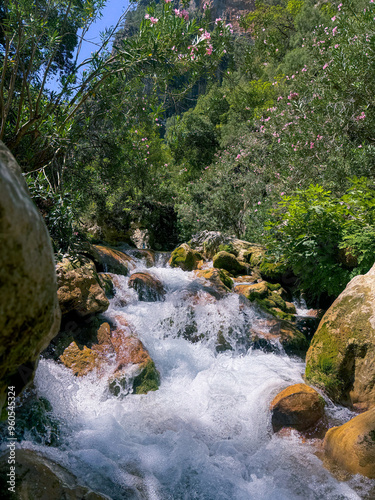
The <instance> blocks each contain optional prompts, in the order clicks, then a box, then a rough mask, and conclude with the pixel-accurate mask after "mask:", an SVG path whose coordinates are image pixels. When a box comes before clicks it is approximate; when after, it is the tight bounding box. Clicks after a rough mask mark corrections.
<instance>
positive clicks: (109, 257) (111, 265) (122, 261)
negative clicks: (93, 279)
mask: <svg viewBox="0 0 375 500" xmlns="http://www.w3.org/2000/svg"><path fill="white" fill-rule="evenodd" d="M87 253H88V255H89V256H90V258H92V260H93V261H94V262H95V264H96V267H97V270H98V271H101V272H106V273H114V274H122V275H123V276H127V275H128V274H129V271H131V270H132V269H135V260H134V259H133V258H132V257H130V256H129V255H126V253H124V252H121V251H120V250H117V249H115V248H111V247H106V246H104V245H92V246H91V247H90V249H89V251H88V252H87Z"/></svg>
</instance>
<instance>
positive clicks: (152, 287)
mask: <svg viewBox="0 0 375 500" xmlns="http://www.w3.org/2000/svg"><path fill="white" fill-rule="evenodd" d="M128 286H129V287H130V288H134V290H136V292H137V293H138V299H139V300H143V301H145V302H157V301H160V300H164V297H165V289H164V287H163V284H162V282H161V281H160V280H158V279H157V278H155V276H152V275H151V274H149V273H134V274H132V275H131V276H130V278H129V281H128Z"/></svg>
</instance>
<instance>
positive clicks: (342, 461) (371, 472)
mask: <svg viewBox="0 0 375 500" xmlns="http://www.w3.org/2000/svg"><path fill="white" fill-rule="evenodd" d="M323 447H324V451H325V453H326V456H327V457H328V459H330V460H333V461H334V462H335V463H336V464H338V465H340V466H341V467H343V468H344V469H345V470H347V471H348V472H350V473H352V474H362V475H363V476H367V477H369V478H371V479H375V408H372V409H371V410H369V411H366V412H364V413H361V414H360V415H357V416H356V417H354V418H352V419H351V420H349V422H346V424H344V425H340V426H339V427H333V428H332V429H330V430H329V431H328V432H327V434H326V436H325V439H324V443H323Z"/></svg>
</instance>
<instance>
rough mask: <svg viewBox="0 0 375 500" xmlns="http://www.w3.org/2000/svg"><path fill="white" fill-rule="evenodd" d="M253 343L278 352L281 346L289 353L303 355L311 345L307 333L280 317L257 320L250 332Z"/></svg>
mask: <svg viewBox="0 0 375 500" xmlns="http://www.w3.org/2000/svg"><path fill="white" fill-rule="evenodd" d="M249 337H250V341H251V345H252V346H253V347H254V348H258V349H262V350H264V351H266V352H275V351H276V352H277V351H279V350H280V348H279V346H281V347H282V348H283V349H284V351H285V352H286V353H287V354H295V355H298V356H301V357H303V356H304V355H305V353H306V351H307V349H308V347H309V344H308V341H307V339H306V337H305V335H304V334H303V333H302V332H301V331H299V330H298V329H297V328H296V327H295V326H294V325H293V324H292V323H290V322H289V321H286V320H280V319H259V320H255V321H254V322H253V324H252V327H251V330H250V332H249Z"/></svg>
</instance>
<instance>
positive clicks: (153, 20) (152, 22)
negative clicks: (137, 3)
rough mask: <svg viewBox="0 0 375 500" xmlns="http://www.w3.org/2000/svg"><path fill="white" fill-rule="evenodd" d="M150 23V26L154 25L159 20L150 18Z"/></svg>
mask: <svg viewBox="0 0 375 500" xmlns="http://www.w3.org/2000/svg"><path fill="white" fill-rule="evenodd" d="M150 21H151V24H152V25H154V24H156V23H157V22H158V21H159V19H157V18H156V17H150Z"/></svg>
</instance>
